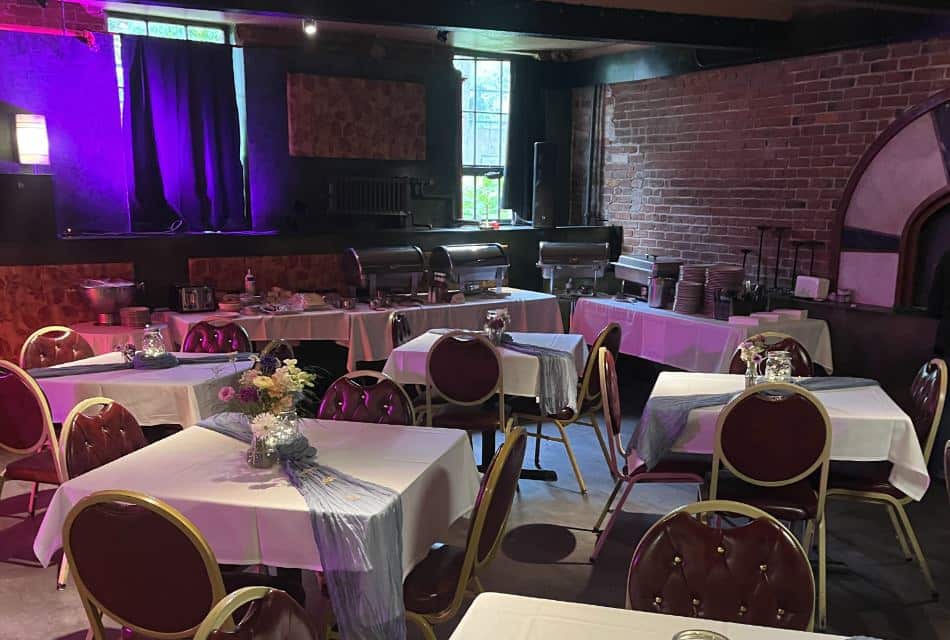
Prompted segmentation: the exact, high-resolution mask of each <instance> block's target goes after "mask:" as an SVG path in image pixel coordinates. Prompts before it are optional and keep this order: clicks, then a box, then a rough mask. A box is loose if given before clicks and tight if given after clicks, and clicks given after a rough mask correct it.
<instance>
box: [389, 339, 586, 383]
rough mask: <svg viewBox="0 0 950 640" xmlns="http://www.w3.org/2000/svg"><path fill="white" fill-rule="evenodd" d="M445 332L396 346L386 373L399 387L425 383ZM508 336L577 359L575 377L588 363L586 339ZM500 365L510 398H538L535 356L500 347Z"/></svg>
mask: <svg viewBox="0 0 950 640" xmlns="http://www.w3.org/2000/svg"><path fill="white" fill-rule="evenodd" d="M442 333H444V332H435V331H429V332H427V333H424V334H422V335H421V336H418V337H416V338H413V339H412V340H410V341H409V342H407V343H405V344H404V345H402V346H400V347H397V348H396V349H394V350H393V352H392V353H390V354H389V358H388V359H387V360H386V366H385V367H383V373H385V374H386V375H388V376H390V377H391V378H393V379H394V380H395V381H396V382H398V383H400V384H404V385H405V384H425V383H426V359H427V358H428V355H429V350H430V349H431V348H432V345H433V344H435V341H436V340H438V339H439V338H440V337H441V334H442ZM509 335H510V336H511V337H512V338H513V339H514V340H515V341H516V342H519V343H522V344H529V345H536V346H539V347H547V348H549V349H557V350H558V351H565V352H567V353H570V354H572V355H573V356H574V369H575V370H574V374H573V378H575V379H576V378H577V377H578V374H579V373H582V372H583V371H584V365H585V364H586V362H587V344H586V343H585V342H584V336H581V335H577V334H571V333H524V332H517V331H513V332H510V333H509ZM499 353H500V355H501V366H502V375H503V384H504V391H505V393H506V394H508V395H512V396H522V397H525V398H534V397H537V395H538V385H539V384H540V382H539V374H540V366H541V365H540V362H539V360H538V358H537V357H536V356H533V355H530V354H527V353H521V352H518V351H512V350H510V349H505V348H501V349H500V350H499Z"/></svg>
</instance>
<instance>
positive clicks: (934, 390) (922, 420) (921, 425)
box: [910, 358, 947, 460]
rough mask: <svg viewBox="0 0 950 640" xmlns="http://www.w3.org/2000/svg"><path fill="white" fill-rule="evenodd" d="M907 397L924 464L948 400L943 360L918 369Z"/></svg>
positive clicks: (945, 365)
mask: <svg viewBox="0 0 950 640" xmlns="http://www.w3.org/2000/svg"><path fill="white" fill-rule="evenodd" d="M910 397H911V406H910V417H911V419H912V420H913V421H914V430H915V431H916V432H917V439H918V440H919V441H920V448H921V449H922V450H923V452H924V460H930V454H931V453H932V452H933V448H934V441H935V440H936V439H937V431H938V429H939V428H940V421H941V419H942V418H943V407H944V403H945V402H946V399H947V363H946V362H945V361H944V360H943V359H942V358H934V359H933V360H931V361H930V362H928V363H927V364H925V365H924V366H922V367H921V368H920V370H919V371H918V372H917V376H916V377H915V378H914V382H913V383H912V384H911V387H910Z"/></svg>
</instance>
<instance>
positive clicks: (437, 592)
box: [403, 545, 465, 613]
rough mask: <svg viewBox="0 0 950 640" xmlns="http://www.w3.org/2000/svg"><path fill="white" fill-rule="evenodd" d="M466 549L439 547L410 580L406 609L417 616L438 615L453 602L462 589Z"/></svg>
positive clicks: (408, 580) (407, 579)
mask: <svg viewBox="0 0 950 640" xmlns="http://www.w3.org/2000/svg"><path fill="white" fill-rule="evenodd" d="M464 561H465V549H463V548H460V547H452V546H449V545H437V546H434V547H432V549H430V550H429V554H428V555H427V556H426V557H425V558H423V560H422V562H420V563H419V564H417V565H416V566H415V568H414V569H413V570H412V572H411V573H410V574H409V575H408V576H406V580H405V582H404V584H403V600H404V602H405V604H406V609H407V610H409V611H414V612H416V613H438V612H440V611H444V610H445V609H447V608H448V606H449V605H450V604H451V602H452V597H453V596H454V595H455V590H456V589H457V588H458V583H459V577H460V576H461V574H462V565H463V564H464Z"/></svg>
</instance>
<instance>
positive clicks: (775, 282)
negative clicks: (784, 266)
mask: <svg viewBox="0 0 950 640" xmlns="http://www.w3.org/2000/svg"><path fill="white" fill-rule="evenodd" d="M789 228H790V227H775V235H776V242H775V275H774V276H773V277H772V288H773V289H778V267H779V263H780V261H781V259H782V234H784V233H785V232H786V231H788V230H789Z"/></svg>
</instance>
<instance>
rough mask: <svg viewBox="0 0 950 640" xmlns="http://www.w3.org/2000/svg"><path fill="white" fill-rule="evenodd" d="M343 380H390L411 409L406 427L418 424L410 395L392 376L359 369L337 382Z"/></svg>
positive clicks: (343, 376)
mask: <svg viewBox="0 0 950 640" xmlns="http://www.w3.org/2000/svg"><path fill="white" fill-rule="evenodd" d="M343 378H345V379H347V380H355V379H356V378H372V379H373V380H376V381H377V382H382V381H383V380H388V381H390V382H392V383H393V384H394V385H396V388H397V389H399V394H400V395H401V396H402V399H403V400H404V401H405V402H406V406H407V407H409V424H408V425H406V426H410V427H411V426H412V425H414V424H416V408H415V406H414V405H413V404H412V400H411V399H410V398H409V394H408V393H406V390H405V388H403V386H402V385H401V384H399V383H398V382H396V381H395V380H393V378H392V377H391V376H388V375H386V374H385V373H381V372H379V371H373V370H372V369H357V370H356V371H350V372H348V373H345V374H343V375H342V376H340V377H339V378H337V380H340V379H343ZM335 382H336V380H334V383H335ZM331 386H332V384H331Z"/></svg>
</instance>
